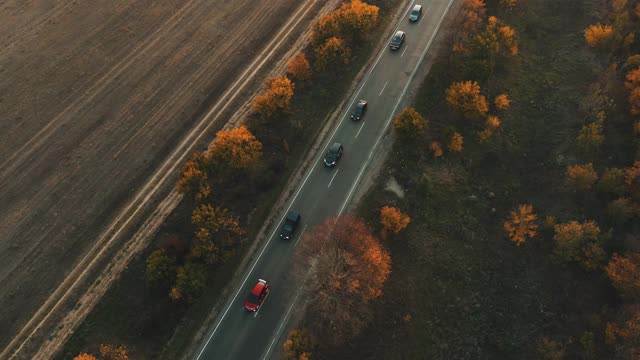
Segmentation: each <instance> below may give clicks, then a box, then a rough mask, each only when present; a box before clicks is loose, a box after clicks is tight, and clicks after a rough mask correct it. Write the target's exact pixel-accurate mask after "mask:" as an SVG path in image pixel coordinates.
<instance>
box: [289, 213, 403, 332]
mask: <svg viewBox="0 0 640 360" xmlns="http://www.w3.org/2000/svg"><path fill="white" fill-rule="evenodd" d="M301 244H302V246H300V247H299V248H298V249H297V256H296V257H297V259H298V261H299V266H300V267H301V269H304V270H302V271H301V272H302V273H304V274H306V275H305V279H306V282H305V287H304V289H305V291H306V292H307V294H308V297H307V298H308V308H309V309H313V312H311V313H309V317H310V318H311V322H310V323H311V324H313V328H312V329H311V330H313V331H314V333H315V334H316V335H317V337H318V338H323V339H327V340H328V341H329V342H331V343H340V342H342V341H344V340H346V339H348V338H351V337H352V336H354V335H356V334H358V333H359V332H360V331H361V330H362V328H363V326H364V325H365V324H366V323H367V322H368V321H369V320H370V319H371V314H372V313H371V307H370V306H368V303H369V302H370V301H372V300H373V299H376V298H378V297H380V296H381V295H382V291H383V286H384V284H385V282H386V281H387V279H388V277H389V272H390V271H391V258H390V256H389V254H388V252H387V251H386V250H385V249H384V248H383V247H382V246H381V244H380V242H379V241H378V240H377V239H376V238H375V237H374V236H373V234H372V232H371V229H370V228H369V227H368V226H367V225H366V224H365V223H364V221H363V220H362V219H360V218H357V217H354V216H351V215H347V216H342V217H338V218H331V219H328V220H326V221H325V222H324V223H323V224H321V225H318V226H316V227H315V228H314V229H313V230H312V231H310V232H308V233H307V235H306V237H305V239H304V240H303V241H302V242H301ZM307 269H308V270H307Z"/></svg>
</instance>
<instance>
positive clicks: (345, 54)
mask: <svg viewBox="0 0 640 360" xmlns="http://www.w3.org/2000/svg"><path fill="white" fill-rule="evenodd" d="M314 52H315V54H316V61H315V67H316V69H317V70H318V71H324V70H325V69H326V67H327V65H329V64H338V63H343V64H348V63H349V58H350V57H351V49H349V47H348V46H347V44H346V43H345V42H344V40H342V39H340V38H337V37H331V38H329V39H327V41H325V42H324V43H322V44H321V45H319V46H318V47H316V48H315V49H314Z"/></svg>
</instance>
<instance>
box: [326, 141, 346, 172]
mask: <svg viewBox="0 0 640 360" xmlns="http://www.w3.org/2000/svg"><path fill="white" fill-rule="evenodd" d="M343 150H344V149H343V148H342V144H340V143H333V145H331V147H330V148H329V150H327V154H326V155H325V156H324V165H325V166H326V167H334V166H336V162H338V160H339V159H340V157H341V156H342V151H343Z"/></svg>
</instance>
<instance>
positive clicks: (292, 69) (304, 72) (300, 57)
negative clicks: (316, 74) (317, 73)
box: [287, 52, 313, 80]
mask: <svg viewBox="0 0 640 360" xmlns="http://www.w3.org/2000/svg"><path fill="white" fill-rule="evenodd" d="M287 73H288V74H291V76H293V77H294V78H296V79H298V80H309V79H310V78H311V75H312V74H313V73H312V71H311V64H309V60H307V56H306V55H305V54H304V53H303V52H299V53H298V54H296V56H294V57H292V58H291V60H289V67H288V68H287Z"/></svg>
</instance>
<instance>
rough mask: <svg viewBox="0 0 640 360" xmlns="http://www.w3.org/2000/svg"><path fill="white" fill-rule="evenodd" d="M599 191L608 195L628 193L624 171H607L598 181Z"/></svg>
mask: <svg viewBox="0 0 640 360" xmlns="http://www.w3.org/2000/svg"><path fill="white" fill-rule="evenodd" d="M598 190H600V191H602V192H605V193H608V194H613V195H623V194H624V193H625V192H626V191H627V186H626V185H625V172H624V170H623V169H618V168H610V169H609V168H607V169H605V171H604V172H603V173H602V176H601V177H600V180H599V181H598Z"/></svg>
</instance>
